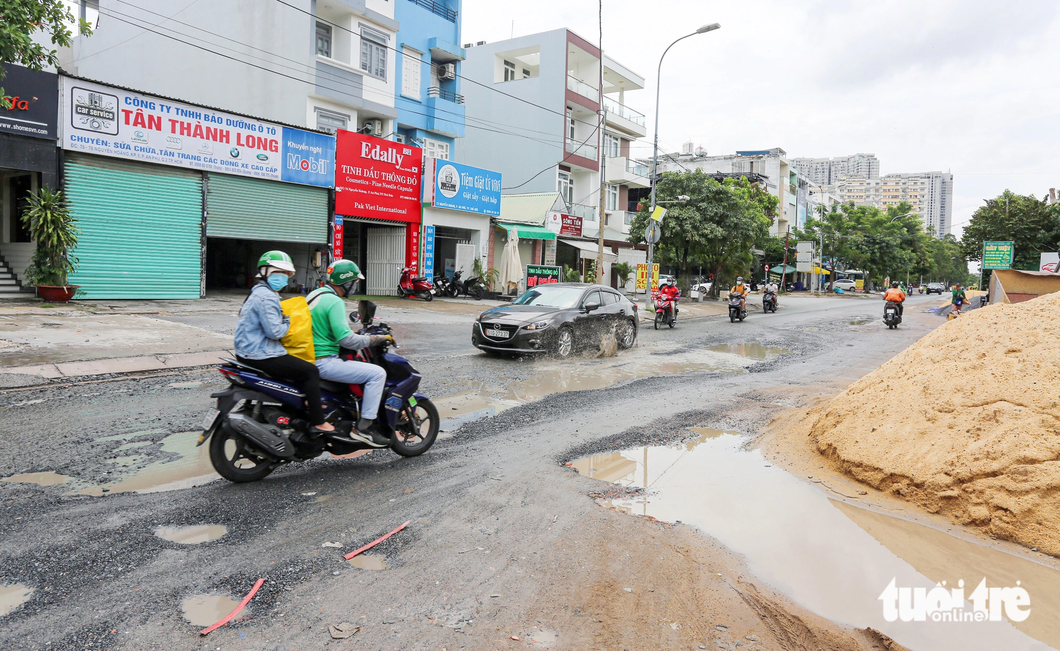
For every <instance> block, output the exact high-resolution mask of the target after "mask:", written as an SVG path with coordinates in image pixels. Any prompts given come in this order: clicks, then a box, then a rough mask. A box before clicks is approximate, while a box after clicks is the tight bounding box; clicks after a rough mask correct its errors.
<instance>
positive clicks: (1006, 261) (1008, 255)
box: [983, 242, 1013, 269]
mask: <svg viewBox="0 0 1060 651" xmlns="http://www.w3.org/2000/svg"><path fill="white" fill-rule="evenodd" d="M1012 249H1013V247H1012V242H983V269H1011V268H1012Z"/></svg>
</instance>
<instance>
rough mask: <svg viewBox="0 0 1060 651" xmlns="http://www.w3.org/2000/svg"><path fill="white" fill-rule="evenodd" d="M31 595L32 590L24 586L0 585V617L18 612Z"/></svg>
mask: <svg viewBox="0 0 1060 651" xmlns="http://www.w3.org/2000/svg"><path fill="white" fill-rule="evenodd" d="M32 595H33V588H27V587H26V586H24V585H0V617H3V616H4V615H8V614H10V613H13V612H15V611H16V610H18V608H19V606H21V605H22V604H24V603H26V602H27V601H29V598H30V597H31V596H32Z"/></svg>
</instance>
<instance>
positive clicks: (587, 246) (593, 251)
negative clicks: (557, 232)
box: [559, 237, 618, 262]
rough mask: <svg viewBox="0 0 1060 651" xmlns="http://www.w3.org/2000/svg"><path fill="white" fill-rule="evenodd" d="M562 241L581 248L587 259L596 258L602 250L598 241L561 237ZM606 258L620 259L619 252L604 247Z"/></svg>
mask: <svg viewBox="0 0 1060 651" xmlns="http://www.w3.org/2000/svg"><path fill="white" fill-rule="evenodd" d="M559 241H560V242H563V243H564V244H569V245H571V246H573V247H574V248H576V249H580V250H581V257H582V258H585V259H587V260H592V259H595V258H596V255H597V254H598V253H599V252H600V244H599V243H598V242H590V241H588V240H568V239H567V238H565V237H561V238H559ZM604 260H610V261H612V262H614V261H616V260H618V254H617V253H613V252H612V251H610V250H609V249H604Z"/></svg>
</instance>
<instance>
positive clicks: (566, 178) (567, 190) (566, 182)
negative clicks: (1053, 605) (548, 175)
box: [556, 170, 574, 210]
mask: <svg viewBox="0 0 1060 651" xmlns="http://www.w3.org/2000/svg"><path fill="white" fill-rule="evenodd" d="M556 191H557V192H559V196H560V197H562V198H563V203H564V205H566V206H567V209H568V210H570V205H571V204H572V203H574V184H573V183H571V179H570V172H564V171H563V170H560V171H559V173H558V174H557V175H556Z"/></svg>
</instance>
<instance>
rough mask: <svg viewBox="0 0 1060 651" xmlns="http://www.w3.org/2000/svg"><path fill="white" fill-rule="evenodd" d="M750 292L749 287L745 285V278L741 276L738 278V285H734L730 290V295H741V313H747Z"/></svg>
mask: <svg viewBox="0 0 1060 651" xmlns="http://www.w3.org/2000/svg"><path fill="white" fill-rule="evenodd" d="M748 291H749V290H748V288H747V285H745V284H744V283H743V276H739V277H738V278H736V284H735V285H733V288H732V289H730V290H729V293H730V294H739V295H740V312H746V311H747V292H748Z"/></svg>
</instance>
